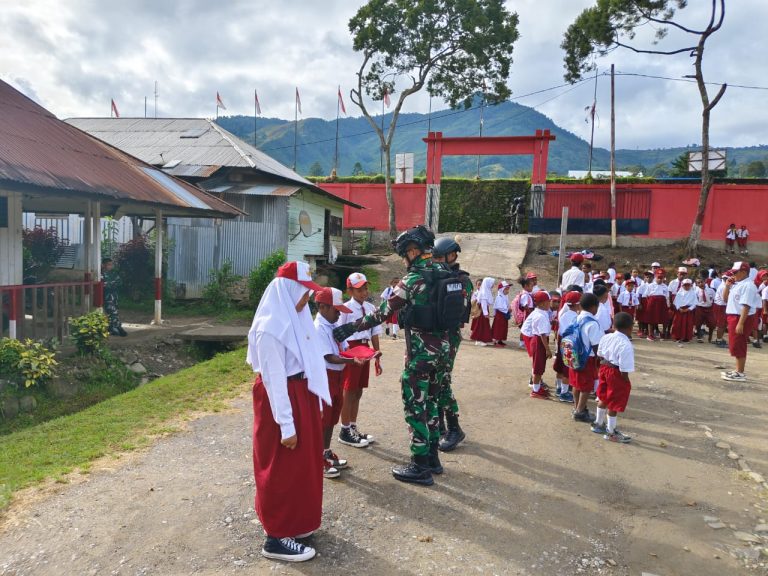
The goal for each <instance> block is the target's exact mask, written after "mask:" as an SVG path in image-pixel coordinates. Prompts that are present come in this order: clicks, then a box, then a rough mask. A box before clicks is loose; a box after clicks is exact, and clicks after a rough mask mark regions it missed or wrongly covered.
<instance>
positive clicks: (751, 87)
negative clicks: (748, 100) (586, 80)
mask: <svg viewBox="0 0 768 576" xmlns="http://www.w3.org/2000/svg"><path fill="white" fill-rule="evenodd" d="M606 74H607V73H606V72H603V73H602V74H601V76H605V75H606ZM616 76H635V77H637V78H653V79H655V80H670V81H672V82H688V83H693V84H695V83H696V80H694V79H691V78H670V77H669V76H654V75H653V74H639V73H637V72H616ZM704 84H707V85H709V86H722V85H723V84H725V82H704ZM728 88H743V89H745V90H768V86H747V85H745V84H728Z"/></svg>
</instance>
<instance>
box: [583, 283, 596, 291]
mask: <svg viewBox="0 0 768 576" xmlns="http://www.w3.org/2000/svg"><path fill="white" fill-rule="evenodd" d="M594 287H595V283H594V282H584V294H586V293H587V292H589V293H590V294H591V293H592V289H593V288H594Z"/></svg>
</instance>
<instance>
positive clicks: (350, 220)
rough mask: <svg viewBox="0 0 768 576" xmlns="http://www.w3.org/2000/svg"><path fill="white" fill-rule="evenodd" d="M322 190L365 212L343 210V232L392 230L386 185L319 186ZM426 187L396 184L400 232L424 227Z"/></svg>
mask: <svg viewBox="0 0 768 576" xmlns="http://www.w3.org/2000/svg"><path fill="white" fill-rule="evenodd" d="M318 186H320V187H321V188H322V189H323V190H327V191H328V192H330V193H331V194H335V195H336V196H341V197H342V198H345V199H347V200H350V201H352V202H354V203H356V204H360V205H361V206H365V208H366V210H358V209H356V208H350V207H349V206H345V207H344V228H373V229H374V230H383V231H387V230H389V207H388V206H387V196H386V192H385V188H384V184H349V183H338V184H318ZM426 194H427V186H426V184H393V185H392V195H393V197H394V200H395V219H396V224H397V229H398V230H405V229H407V228H411V227H413V226H417V225H418V224H424V210H425V208H426V197H427V196H426Z"/></svg>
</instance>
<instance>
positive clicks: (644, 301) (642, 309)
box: [635, 296, 648, 324]
mask: <svg viewBox="0 0 768 576" xmlns="http://www.w3.org/2000/svg"><path fill="white" fill-rule="evenodd" d="M646 306H648V298H646V297H645V296H641V297H640V306H638V308H637V313H636V314H635V317H636V318H637V321H638V323H640V324H646V323H647V322H648V321H647V320H646V319H645V318H646V316H647V313H646Z"/></svg>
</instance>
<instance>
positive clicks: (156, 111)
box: [155, 80, 158, 118]
mask: <svg viewBox="0 0 768 576" xmlns="http://www.w3.org/2000/svg"><path fill="white" fill-rule="evenodd" d="M157 96H158V94H157V80H155V118H157Z"/></svg>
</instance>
